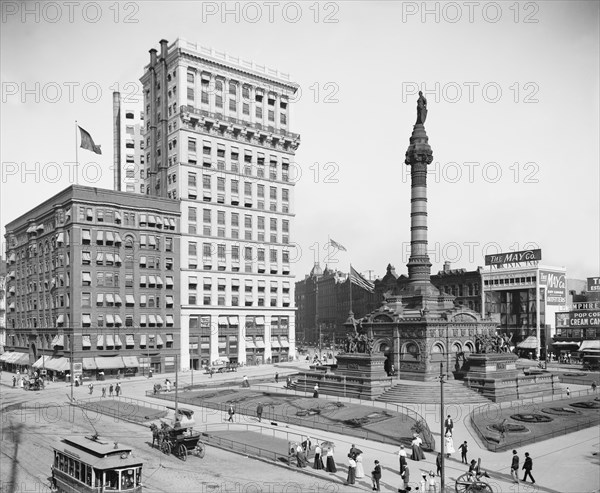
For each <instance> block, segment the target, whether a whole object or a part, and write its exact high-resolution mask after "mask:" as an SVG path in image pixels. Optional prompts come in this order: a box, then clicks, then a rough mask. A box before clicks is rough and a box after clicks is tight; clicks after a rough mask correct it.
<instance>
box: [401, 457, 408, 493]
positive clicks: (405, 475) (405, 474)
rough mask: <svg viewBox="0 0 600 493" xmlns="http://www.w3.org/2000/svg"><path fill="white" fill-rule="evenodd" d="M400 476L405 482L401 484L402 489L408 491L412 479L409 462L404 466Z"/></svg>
mask: <svg viewBox="0 0 600 493" xmlns="http://www.w3.org/2000/svg"><path fill="white" fill-rule="evenodd" d="M400 476H401V478H402V481H403V482H404V484H403V485H402V486H401V487H402V490H403V491H407V490H408V483H409V481H410V469H409V468H408V464H406V467H405V468H404V471H402V474H401V475H400Z"/></svg>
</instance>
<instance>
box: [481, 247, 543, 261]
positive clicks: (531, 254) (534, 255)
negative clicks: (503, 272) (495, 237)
mask: <svg viewBox="0 0 600 493" xmlns="http://www.w3.org/2000/svg"><path fill="white" fill-rule="evenodd" d="M535 260H542V250H540V249H536V250H523V251H521V252H506V253H496V254H495V255H486V256H485V265H502V264H517V263H520V262H533V261H535Z"/></svg>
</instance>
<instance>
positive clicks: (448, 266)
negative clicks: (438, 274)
mask: <svg viewBox="0 0 600 493" xmlns="http://www.w3.org/2000/svg"><path fill="white" fill-rule="evenodd" d="M444 272H446V273H448V272H450V262H448V261H447V260H446V261H445V262H444Z"/></svg>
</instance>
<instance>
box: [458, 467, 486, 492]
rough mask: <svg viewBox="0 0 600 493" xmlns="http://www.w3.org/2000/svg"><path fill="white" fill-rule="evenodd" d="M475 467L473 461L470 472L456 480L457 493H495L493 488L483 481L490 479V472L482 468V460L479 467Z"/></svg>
mask: <svg viewBox="0 0 600 493" xmlns="http://www.w3.org/2000/svg"><path fill="white" fill-rule="evenodd" d="M474 465H475V460H472V461H471V467H470V468H469V471H468V472H466V473H464V474H461V475H460V476H459V477H458V478H456V482H455V483H454V488H455V489H456V493H493V491H494V490H493V489H492V487H491V486H490V485H489V484H487V483H486V482H485V481H482V480H481V478H482V477H486V478H489V477H490V475H489V474H488V472H487V471H486V470H484V469H482V468H481V459H479V460H478V461H477V466H475V467H473V466H474Z"/></svg>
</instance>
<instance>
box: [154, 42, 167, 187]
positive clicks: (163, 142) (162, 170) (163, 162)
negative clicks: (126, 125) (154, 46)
mask: <svg viewBox="0 0 600 493" xmlns="http://www.w3.org/2000/svg"><path fill="white" fill-rule="evenodd" d="M168 50H169V42H168V41H167V40H166V39H161V40H160V62H161V69H162V73H161V78H160V80H161V82H160V93H159V94H160V103H161V104H160V122H157V123H158V125H159V128H160V142H159V143H157V145H160V149H161V151H160V154H161V156H160V161H159V164H158V166H159V168H158V177H159V179H160V190H159V191H158V196H159V197H166V196H167V152H168V151H167V146H168V138H169V135H168V131H167V124H168V119H167V113H168V104H167V93H168V87H167V86H168V80H167V76H168V74H167V52H168Z"/></svg>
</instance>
